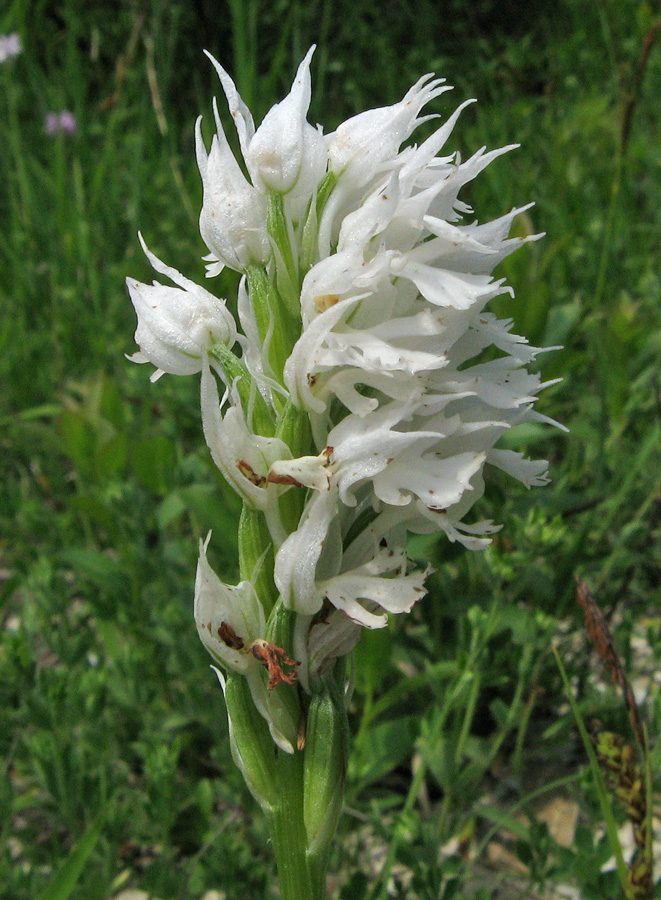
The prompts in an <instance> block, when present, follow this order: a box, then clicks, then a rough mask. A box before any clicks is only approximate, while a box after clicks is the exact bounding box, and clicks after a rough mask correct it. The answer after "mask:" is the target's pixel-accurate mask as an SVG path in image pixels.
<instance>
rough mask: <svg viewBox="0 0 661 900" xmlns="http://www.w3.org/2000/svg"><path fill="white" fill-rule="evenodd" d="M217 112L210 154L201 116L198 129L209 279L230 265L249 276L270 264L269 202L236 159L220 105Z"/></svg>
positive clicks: (202, 228) (202, 225) (196, 136)
mask: <svg viewBox="0 0 661 900" xmlns="http://www.w3.org/2000/svg"><path fill="white" fill-rule="evenodd" d="M214 113H215V115H216V126H217V134H216V135H214V137H213V140H212V142H211V150H210V152H209V154H207V151H206V148H205V146H204V141H203V140H202V130H201V125H200V123H201V118H200V119H198V120H197V124H196V127H195V147H196V151H197V164H198V167H199V170H200V175H201V176H202V186H203V189H204V202H203V206H202V212H201V213H200V234H201V235H202V239H203V240H204V243H205V244H206V245H207V247H208V248H209V250H210V251H211V256H210V257H208V259H210V260H211V262H212V265H211V266H209V268H208V274H209V275H217V274H218V273H219V272H220V271H221V270H222V268H223V267H224V266H228V267H229V268H230V269H234V270H235V271H237V272H244V271H245V270H246V268H247V267H248V266H249V265H250V264H251V263H252V264H254V263H263V262H266V260H267V259H268V257H269V254H270V249H269V239H268V234H267V231H266V201H265V200H264V198H263V197H262V196H261V194H260V193H259V192H258V191H257V190H255V188H254V187H253V186H252V185H251V184H250V182H249V181H248V180H247V179H246V177H245V176H244V174H243V172H242V171H241V169H240V167H239V164H238V163H237V161H236V159H235V158H234V154H233V153H232V151H231V150H230V147H229V144H228V143H227V139H226V137H225V134H224V132H223V128H222V125H221V123H220V117H219V116H218V110H217V108H216V106H215V104H214ZM214 263H215V265H214Z"/></svg>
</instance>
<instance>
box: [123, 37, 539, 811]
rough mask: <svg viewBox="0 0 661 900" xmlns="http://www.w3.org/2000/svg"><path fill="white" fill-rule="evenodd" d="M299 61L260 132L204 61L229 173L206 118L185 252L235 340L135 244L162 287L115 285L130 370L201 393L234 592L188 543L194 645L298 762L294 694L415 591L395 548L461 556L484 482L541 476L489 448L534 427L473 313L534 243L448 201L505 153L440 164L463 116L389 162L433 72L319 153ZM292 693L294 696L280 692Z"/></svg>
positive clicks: (523, 372)
mask: <svg viewBox="0 0 661 900" xmlns="http://www.w3.org/2000/svg"><path fill="white" fill-rule="evenodd" d="M312 53H313V50H312V49H311V50H310V51H309V53H308V54H307V55H306V57H305V59H304V60H303V62H302V63H301V65H300V66H299V69H298V72H297V74H296V78H295V79H294V83H293V86H292V89H291V92H290V93H289V95H288V96H287V97H286V98H285V99H284V100H283V101H282V102H280V103H279V104H277V105H276V106H274V107H273V108H272V109H271V110H270V112H269V113H268V114H267V115H266V117H265V119H264V121H263V122H262V124H261V125H260V127H259V128H257V129H255V127H254V124H253V120H252V117H251V115H250V112H249V111H248V109H247V107H246V106H245V104H244V103H243V101H242V99H241V97H240V96H239V93H238V91H237V89H236V87H235V85H234V83H233V81H232V80H231V78H230V77H229V75H228V74H227V73H226V72H225V70H224V69H222V68H221V66H220V65H219V64H218V63H217V62H216V61H215V60H213V59H212V62H213V64H214V66H215V68H216V70H217V72H218V75H219V76H220V80H221V83H222V87H223V90H224V92H225V96H226V98H227V101H228V104H229V111H230V113H231V115H232V117H233V119H234V122H235V125H236V130H237V133H238V138H239V144H240V148H241V152H242V155H243V160H242V164H239V162H237V160H236V158H235V156H234V155H233V153H232V151H231V149H230V146H229V143H228V141H227V138H226V136H225V133H224V131H223V126H222V124H221V119H220V115H219V113H218V109H217V107H216V106H215V105H214V112H215V121H216V133H215V135H214V136H213V139H212V141H211V146H210V149H207V147H206V146H205V142H204V139H203V137H202V129H201V124H200V121H199V120H198V123H197V129H196V135H197V138H196V149H197V160H198V165H199V169H200V173H201V176H202V182H203V187H204V201H203V207H202V212H201V216H200V231H201V235H202V238H203V239H204V242H205V243H206V245H207V247H208V250H209V255H208V256H207V257H206V260H207V262H208V275H209V276H215V275H217V274H218V273H219V272H220V271H221V270H222V269H223V268H225V267H228V268H230V269H233V270H235V271H237V272H238V273H240V276H241V278H240V283H239V287H238V303H237V310H238V319H239V324H238V325H237V323H236V322H235V320H234V317H233V316H232V314H231V313H230V312H229V310H228V309H227V307H226V305H225V303H224V301H222V300H219V299H217V298H216V297H214V296H213V295H212V294H211V293H210V292H209V291H207V290H206V289H204V288H202V287H199V286H198V285H196V284H193V283H192V282H190V281H189V280H188V279H186V278H184V277H183V276H182V275H181V274H180V273H179V272H177V271H176V270H175V269H172V268H170V267H168V266H166V265H164V264H163V263H161V262H160V261H159V260H158V259H157V258H156V257H155V256H154V255H153V254H151V253H150V252H149V251H148V250H147V249H146V247H145V251H146V253H147V256H148V258H149V260H150V262H151V263H152V265H153V267H154V269H155V270H156V271H157V272H158V273H159V274H161V275H164V276H166V277H168V278H169V279H170V280H171V281H172V282H173V283H174V284H175V285H176V287H170V286H165V285H161V284H158V283H155V284H154V285H144V284H140V283H138V282H136V281H134V280H133V279H129V280H128V286H129V291H130V295H131V299H132V301H133V304H134V306H135V309H136V312H137V315H138V328H137V331H136V341H137V343H138V345H139V347H140V352H139V353H137V354H135V356H134V357H133V358H134V359H136V361H138V362H146V361H150V362H151V363H153V364H154V365H155V366H156V368H157V372H156V373H155V376H154V377H158V375H160V374H162V373H163V372H167V373H172V374H191V373H196V372H200V373H201V407H202V420H203V426H204V435H205V438H206V441H207V443H208V445H209V448H210V451H211V454H212V457H213V459H214V461H215V463H216V465H217V466H218V468H219V469H220V470H221V472H222V473H223V475H224V476H225V477H226V479H227V481H228V482H229V483H230V484H231V485H232V486H233V488H234V489H235V490H236V491H237V492H238V493H239V494H240V496H241V498H242V499H243V502H244V512H243V516H242V520H241V525H240V533H239V537H240V554H241V570H242V571H241V578H242V581H241V583H240V584H239V585H237V586H235V587H232V586H227V585H224V584H223V583H222V582H221V581H220V579H219V578H218V577H217V576H216V575H215V574H214V573H213V571H212V569H211V567H210V565H209V563H208V561H207V556H206V548H207V543H208V541H207V542H205V543H204V544H203V545H202V547H201V551H200V561H199V566H198V574H197V581H196V588H195V618H196V622H197V627H198V630H199V633H200V636H201V638H202V640H203V642H204V644H205V646H206V647H207V649H208V650H209V651H210V652H211V654H212V655H213V657H214V658H215V660H216V661H217V663H218V664H219V665H220V666H222V667H223V668H224V670H225V671H226V672H228V673H230V674H231V673H233V672H234V673H240V674H241V676H243V677H245V678H246V680H247V684H248V685H249V688H250V692H251V696H252V698H253V700H254V704H255V707H256V709H257V710H258V712H259V714H260V715H261V716H262V717H263V719H264V721H265V722H266V723H267V724H268V728H269V730H270V734H271V737H272V738H273V740H274V741H275V743H276V745H277V746H278V747H280V748H281V749H282V750H284V751H286V752H288V753H293V752H294V751H295V748H296V747H301V746H302V743H303V742H304V741H305V735H304V733H303V734H302V725H301V722H302V714H301V704H303V707H304V705H305V700H304V699H303V700H301V696H303V697H305V695H306V694H307V695H308V696H309V695H310V694H313V693H314V691H315V686H316V685H318V684H319V683H320V681H321V680H323V679H324V677H325V675H326V673H328V672H329V671H330V670H331V669H332V668H333V666H334V665H335V663H336V661H337V659H338V658H340V657H342V656H344V655H346V654H347V653H349V652H350V651H351V650H352V649H353V648H354V647H355V645H356V643H357V641H358V639H359V636H360V633H361V629H362V628H363V627H367V628H380V627H382V626H384V625H385V624H386V621H387V616H388V613H393V614H397V613H402V612H408V611H409V610H410V609H411V608H412V606H413V605H414V604H415V603H416V601H418V600H419V599H420V598H421V596H422V595H423V594H424V580H425V576H426V572H425V571H421V570H411V569H410V563H409V561H408V560H407V557H406V536H407V534H408V533H411V532H412V533H416V534H431V533H434V532H444V533H445V534H446V535H447V537H448V538H449V539H450V540H451V541H459V542H461V543H462V544H464V545H465V546H466V547H468V548H471V549H479V548H481V547H483V546H485V545H486V544H487V543H488V542H489V540H490V538H489V535H490V534H492V533H493V532H494V531H495V530H496V526H494V524H493V523H492V522H491V521H467V516H468V513H469V512H470V510H471V508H472V507H473V506H474V504H475V502H476V501H477V500H478V499H479V498H480V496H481V495H482V492H483V488H484V472H485V468H486V467H487V466H488V465H491V466H495V467H497V468H499V469H502V470H504V471H505V472H507V473H509V474H510V475H512V476H514V478H516V479H518V480H519V481H521V482H523V483H524V484H525V485H527V486H532V485H541V484H545V483H546V481H547V480H548V479H547V463H546V462H544V461H531V460H528V459H525V458H524V457H523V456H522V455H521V454H520V453H516V452H513V451H511V450H507V449H498V448H497V443H498V440H499V438H500V437H501V436H502V435H503V434H504V433H505V432H507V431H508V430H509V429H510V428H512V427H513V426H515V425H519V424H520V423H522V422H531V421H544V420H545V417H544V416H542V415H540V414H539V413H537V412H536V411H535V410H534V408H533V404H534V401H535V398H536V396H537V394H538V392H539V390H540V389H541V387H543V385H542V384H541V382H540V378H539V376H538V375H537V374H534V373H531V372H529V371H528V370H527V368H526V366H527V365H528V364H529V363H530V362H531V361H532V360H533V359H534V358H535V356H536V354H537V353H538V352H539V350H537V349H535V348H533V347H530V346H529V345H528V344H527V342H526V341H525V339H524V338H522V337H519V336H517V335H516V334H514V333H513V332H512V330H511V329H512V323H511V321H510V320H499V319H497V318H496V316H495V315H494V314H493V313H491V312H487V311H486V308H487V304H488V303H489V301H490V300H492V299H493V298H494V297H497V296H498V295H500V294H503V293H505V292H508V291H510V289H509V288H508V287H506V286H505V285H504V283H503V281H502V280H494V278H493V277H492V274H491V273H492V271H493V269H494V267H495V266H496V265H497V264H498V263H499V262H500V261H501V260H502V259H504V257H506V256H507V255H508V254H509V253H511V252H512V251H513V250H515V249H516V248H517V247H519V246H520V245H521V244H522V243H525V242H526V241H530V240H535V239H536V238H537V237H539V235H529V236H527V237H523V238H508V234H509V231H510V227H511V225H512V222H513V220H514V218H515V216H516V215H517V214H518V213H520V212H522V211H523V210H525V209H527V207H522V208H521V209H513V210H511V211H510V212H508V213H507V214H506V215H503V216H502V217H501V218H499V219H496V220H495V221H492V222H487V223H485V224H478V223H477V222H474V221H469V220H467V218H466V217H469V216H470V215H471V214H472V210H471V209H470V208H469V207H468V206H467V205H466V204H465V203H463V202H462V201H460V200H459V199H458V194H459V192H460V189H461V188H462V187H463V185H465V184H466V183H467V182H470V181H471V180H472V179H473V178H475V176H476V175H478V174H479V173H480V172H481V171H482V170H483V169H484V168H485V167H486V166H487V165H489V163H491V162H492V161H493V160H495V159H496V158H497V157H499V156H500V155H502V154H503V153H505V152H507V151H508V150H510V149H512V147H504V148H502V149H498V150H493V151H491V152H486V151H485V149H484V148H483V149H481V150H479V151H478V152H477V153H475V155H473V156H472V157H470V158H469V159H467V160H466V161H465V162H462V161H461V160H460V158H459V154H458V153H456V152H447V153H446V155H439V154H442V152H443V148H444V147H445V145H446V142H447V140H448V138H449V137H450V134H451V132H452V129H453V127H454V125H455V122H456V120H457V118H458V116H459V114H460V112H461V110H462V109H463V108H464V107H465V106H466V105H467V104H466V103H464V104H462V106H460V107H459V109H457V110H456V111H455V112H454V114H453V115H452V116H450V118H449V119H448V120H447V121H445V122H443V124H441V125H440V127H439V128H438V129H437V130H436V131H434V132H433V133H432V134H431V136H430V137H428V138H427V139H426V140H424V141H423V142H422V143H420V144H419V145H408V144H407V141H408V140H409V138H410V137H411V135H412V134H413V132H414V131H415V129H416V128H417V127H418V126H419V125H420V124H421V123H422V122H426V121H428V120H430V119H433V118H434V116H426V115H422V110H423V108H424V107H425V106H426V105H427V104H428V103H430V102H431V101H433V100H435V99H436V98H437V97H439V96H440V95H441V94H443V93H444V92H445V91H447V90H449V88H448V87H447V86H446V85H445V84H444V83H443V80H442V79H436V78H433V77H432V76H431V75H426V76H424V77H423V78H421V79H420V80H419V81H418V82H417V84H415V85H414V86H413V87H412V88H411V89H410V90H409V91H408V93H407V94H406V95H405V96H404V97H403V99H402V100H401V101H400V102H399V103H395V104H394V105H393V106H390V107H386V108H383V109H375V110H370V111H368V112H365V113H362V114H360V115H357V116H354V117H353V118H351V119H349V120H347V121H346V122H344V123H343V124H342V125H340V127H339V128H338V129H337V130H336V131H335V132H334V133H332V134H328V135H325V134H324V133H323V131H322V129H321V128H320V127H319V126H317V127H316V128H315V127H313V126H312V125H310V124H309V123H308V121H307V113H308V107H309V103H310V62H311V58H312ZM244 172H247V175H246V174H244ZM239 326H240V327H239ZM493 348H496V350H497V351H498V352H497V353H490V352H489V351H490V350H493ZM219 382H220V389H219ZM221 679H222V676H221ZM294 680H296V681H297V683H298V685H300V687H301V688H302V693H301V692H300V691H292V692H290V693H287V686H289V685H291V683H292V682H293V681H294ZM278 685H282V688H278V687H277V686H278ZM228 707H229V702H228ZM235 730H236V729H235ZM235 738H236V735H235ZM235 753H236V755H238V756H239V757H241V753H242V751H241V750H240V749H237V747H236V740H235ZM255 778H256V776H255V777H253V778H252V782H253V789H254V790H255V792H256V793H258V794H259V789H258V788H255ZM264 790H265V789H264ZM263 793H264V792H263V791H262V794H263ZM262 800H263V802H267V801H266V800H264V796H262Z"/></svg>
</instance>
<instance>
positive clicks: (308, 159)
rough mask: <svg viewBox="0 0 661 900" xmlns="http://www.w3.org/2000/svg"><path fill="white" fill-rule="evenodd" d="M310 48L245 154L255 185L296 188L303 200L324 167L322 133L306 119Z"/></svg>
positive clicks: (280, 190) (281, 190)
mask: <svg viewBox="0 0 661 900" xmlns="http://www.w3.org/2000/svg"><path fill="white" fill-rule="evenodd" d="M314 49H315V48H314V47H311V48H310V49H309V50H308V52H307V55H306V57H305V59H304V60H303V62H302V63H301V64H300V66H299V67H298V72H297V73H296V77H295V78H294V83H293V85H292V89H291V91H290V93H289V94H288V95H287V96H286V97H285V99H284V100H282V101H281V102H280V103H276V105H275V106H273V107H272V108H271V109H270V110H269V112H268V113H267V114H266V116H265V118H264V121H263V122H262V124H261V125H260V126H259V128H258V129H257V131H256V132H255V134H254V135H253V137H252V140H251V141H250V144H249V146H248V152H247V154H246V164H247V166H248V169H249V171H250V174H251V177H252V179H253V182H254V184H255V186H256V187H260V188H263V189H267V190H271V191H277V192H278V193H280V194H287V193H288V192H289V191H291V190H292V189H294V188H296V189H297V193H299V192H300V193H302V194H304V195H305V197H306V200H307V199H308V198H309V197H310V195H311V194H312V193H313V192H314V190H315V188H316V187H317V185H318V184H319V182H320V181H321V179H322V178H323V177H324V173H325V171H326V143H325V140H324V137H323V135H322V134H321V132H320V131H318V130H317V129H316V128H313V127H312V125H310V124H309V123H308V121H307V119H306V116H307V112H308V108H309V106H310V60H311V59H312V54H313V53H314Z"/></svg>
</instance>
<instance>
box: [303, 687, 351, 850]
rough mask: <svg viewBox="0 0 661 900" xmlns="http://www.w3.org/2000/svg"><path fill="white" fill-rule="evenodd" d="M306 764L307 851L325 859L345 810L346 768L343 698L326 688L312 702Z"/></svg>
mask: <svg viewBox="0 0 661 900" xmlns="http://www.w3.org/2000/svg"><path fill="white" fill-rule="evenodd" d="M303 765H304V769H303V820H304V822H305V831H306V834H307V841H308V851H307V852H308V856H309V857H315V856H316V857H321V858H322V859H323V858H324V856H325V855H326V854H327V853H328V851H329V849H330V842H331V840H332V838H333V835H334V834H335V828H336V827H337V820H338V818H339V815H340V812H341V811H342V797H343V794H344V780H345V777H346V767H347V723H346V713H345V711H344V709H343V707H342V700H341V698H340V697H336V696H334V692H333V690H332V688H331V687H329V686H326V685H325V686H324V687H323V689H322V690H321V691H319V692H318V693H315V694H313V695H312V699H311V701H310V706H309V709H308V718H307V727H306V735H305V760H304V764H303Z"/></svg>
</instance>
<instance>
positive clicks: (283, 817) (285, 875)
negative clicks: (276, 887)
mask: <svg viewBox="0 0 661 900" xmlns="http://www.w3.org/2000/svg"><path fill="white" fill-rule="evenodd" d="M276 785H277V794H278V805H277V807H276V808H275V809H274V810H273V811H272V812H270V813H269V814H268V822H269V830H270V832H271V840H272V841H273V850H274V852H275V858H276V862H277V866H278V878H279V881H280V896H281V898H282V900H326V896H327V894H326V888H325V884H324V879H323V878H320V877H318V876H317V877H315V876H313V874H312V872H311V869H310V865H309V862H308V858H307V836H306V833H305V825H304V821H303V753H302V752H301V751H296V753H294V754H293V755H290V754H287V753H278V757H277V759H276Z"/></svg>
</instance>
